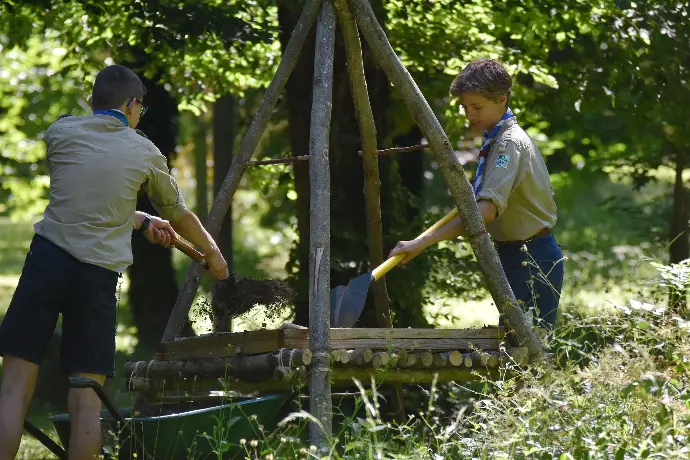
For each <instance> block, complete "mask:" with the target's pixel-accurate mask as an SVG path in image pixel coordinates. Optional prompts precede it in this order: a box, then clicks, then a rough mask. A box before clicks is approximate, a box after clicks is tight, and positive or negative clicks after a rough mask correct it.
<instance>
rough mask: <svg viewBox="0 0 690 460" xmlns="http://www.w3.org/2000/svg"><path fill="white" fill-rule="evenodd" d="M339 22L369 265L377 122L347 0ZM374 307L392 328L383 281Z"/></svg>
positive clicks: (377, 232)
mask: <svg viewBox="0 0 690 460" xmlns="http://www.w3.org/2000/svg"><path fill="white" fill-rule="evenodd" d="M333 4H334V5H335V10H336V13H337V15H338V23H339V24H340V30H341V31H342V34H343V39H344V42H345V54H346V56H347V71H348V74H349V77H350V88H351V91H352V99H353V102H354V105H355V113H356V114H357V122H358V123H359V133H360V136H361V138H362V151H363V155H362V160H363V163H364V202H365V205H366V213H367V236H368V240H369V264H370V265H371V268H372V269H373V268H374V267H378V266H379V265H381V264H382V263H383V228H382V224H381V181H380V179H379V160H378V158H377V154H376V123H375V122H374V113H373V112H372V110H371V104H370V103H369V92H368V90H367V81H366V78H365V76H364V61H363V59H362V44H361V43H360V41H359V32H358V31H357V24H356V23H355V20H354V18H353V17H352V14H351V13H350V8H349V7H348V6H347V0H334V1H333ZM372 290H373V293H374V307H375V308H376V322H377V323H378V325H379V327H393V323H392V322H391V311H390V301H389V299H388V291H387V290H386V280H385V278H381V279H380V280H378V281H376V282H374V285H373V287H372Z"/></svg>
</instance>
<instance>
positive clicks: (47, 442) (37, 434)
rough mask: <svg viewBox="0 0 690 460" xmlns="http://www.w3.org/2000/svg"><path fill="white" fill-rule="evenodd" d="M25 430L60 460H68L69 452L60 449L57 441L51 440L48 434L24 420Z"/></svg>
mask: <svg viewBox="0 0 690 460" xmlns="http://www.w3.org/2000/svg"><path fill="white" fill-rule="evenodd" d="M24 429H25V430H26V432H27V433H29V434H30V435H31V436H33V437H34V438H36V439H37V440H38V442H40V443H41V444H43V445H44V446H45V447H46V448H47V449H48V450H49V451H51V452H52V453H53V454H55V456H56V457H57V458H59V459H60V460H67V452H66V451H65V449H63V448H62V447H60V446H59V445H58V444H57V443H56V442H55V441H53V440H52V439H50V438H49V437H48V435H47V434H45V433H44V432H43V431H41V430H40V429H39V428H38V427H37V426H36V425H34V424H33V423H31V422H30V421H28V420H24Z"/></svg>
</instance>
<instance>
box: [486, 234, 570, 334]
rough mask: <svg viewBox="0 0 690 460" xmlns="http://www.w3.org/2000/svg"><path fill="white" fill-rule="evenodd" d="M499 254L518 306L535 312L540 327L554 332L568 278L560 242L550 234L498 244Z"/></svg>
mask: <svg viewBox="0 0 690 460" xmlns="http://www.w3.org/2000/svg"><path fill="white" fill-rule="evenodd" d="M523 246H524V248H523ZM525 248H526V251H525V250H524V249H525ZM496 250H497V251H498V256H499V258H500V259H501V264H502V265H503V270H504V271H505V274H506V277H507V278H508V282H509V283H510V287H511V288H512V289H513V293H514V294H515V298H516V299H517V300H518V303H521V304H523V308H524V310H525V311H527V310H529V309H530V308H534V309H535V312H534V313H535V315H534V316H535V319H536V318H539V319H540V321H538V324H537V325H538V326H539V327H548V328H551V329H553V328H554V327H555V325H556V316H557V314H558V302H559V300H560V297H561V289H562V287H563V276H564V268H563V252H561V247H560V245H559V244H558V242H557V241H556V238H555V237H554V236H553V234H549V235H545V236H541V237H537V238H533V239H532V240H530V241H528V242H526V243H523V242H514V243H496Z"/></svg>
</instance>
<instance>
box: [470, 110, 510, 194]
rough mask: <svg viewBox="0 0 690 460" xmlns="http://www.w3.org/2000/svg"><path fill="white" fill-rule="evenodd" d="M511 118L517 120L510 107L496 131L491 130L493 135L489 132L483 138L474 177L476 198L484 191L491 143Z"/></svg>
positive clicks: (495, 127)
mask: <svg viewBox="0 0 690 460" xmlns="http://www.w3.org/2000/svg"><path fill="white" fill-rule="evenodd" d="M509 118H515V115H514V114H513V112H512V110H510V107H508V109H507V110H506V113H504V114H503V116H502V117H501V119H500V120H499V122H498V124H496V126H494V129H492V130H491V134H489V133H488V132H486V131H484V136H483V141H482V148H481V150H480V151H479V161H478V162H477V173H476V174H475V176H474V184H473V185H474V196H475V197H476V196H477V195H479V192H480V191H481V189H482V179H483V176H484V162H485V160H486V157H487V156H488V155H489V150H490V149H491V143H492V142H493V140H494V138H495V137H496V135H497V134H498V132H499V131H500V130H501V126H503V123H505V121H506V120H508V119H509Z"/></svg>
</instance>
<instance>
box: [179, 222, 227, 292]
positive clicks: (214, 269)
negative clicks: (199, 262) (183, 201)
mask: <svg viewBox="0 0 690 460" xmlns="http://www.w3.org/2000/svg"><path fill="white" fill-rule="evenodd" d="M170 224H171V225H172V227H173V228H174V229H175V231H176V232H177V233H179V234H180V235H182V237H183V238H184V239H186V240H188V241H189V242H190V243H192V244H193V245H195V246H197V247H199V248H201V250H202V251H203V252H204V254H205V255H206V261H207V262H208V265H209V271H210V272H211V275H213V276H214V277H215V278H218V279H226V278H228V276H229V273H228V265H227V263H226V262H225V259H224V258H223V255H222V254H221V253H220V249H218V245H217V244H216V242H215V241H214V239H213V237H211V235H210V234H209V233H208V232H207V231H206V229H205V228H204V226H203V225H202V224H201V221H199V218H198V217H197V216H196V214H194V213H193V212H191V211H187V212H185V213H184V214H183V215H182V217H180V218H179V219H177V220H175V221H171V222H170Z"/></svg>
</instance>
